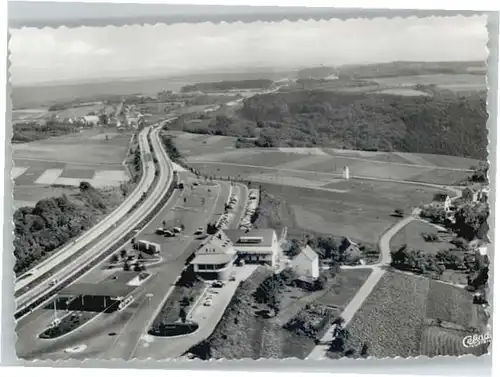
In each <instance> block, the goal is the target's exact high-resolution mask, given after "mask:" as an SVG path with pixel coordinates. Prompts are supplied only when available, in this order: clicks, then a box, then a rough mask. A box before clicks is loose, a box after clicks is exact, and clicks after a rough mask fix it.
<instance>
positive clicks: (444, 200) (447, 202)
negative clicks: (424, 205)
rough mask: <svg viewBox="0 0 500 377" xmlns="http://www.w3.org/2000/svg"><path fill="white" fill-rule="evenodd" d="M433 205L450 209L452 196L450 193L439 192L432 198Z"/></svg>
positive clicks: (446, 209)
mask: <svg viewBox="0 0 500 377" xmlns="http://www.w3.org/2000/svg"><path fill="white" fill-rule="evenodd" d="M432 205H433V206H434V207H437V208H442V209H444V210H445V211H449V210H450V207H451V198H450V196H449V195H448V194H444V193H438V194H436V195H434V198H433V199H432Z"/></svg>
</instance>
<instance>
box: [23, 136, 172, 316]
mask: <svg viewBox="0 0 500 377" xmlns="http://www.w3.org/2000/svg"><path fill="white" fill-rule="evenodd" d="M159 131H160V129H159V128H155V129H153V130H152V132H151V144H152V146H153V150H154V152H155V155H156V156H157V159H158V165H159V168H160V174H159V179H158V183H157V185H156V186H155V187H154V188H153V191H152V193H151V195H149V196H148V197H146V199H145V200H144V202H143V203H142V205H141V206H140V207H139V208H138V209H137V210H135V211H134V212H133V213H132V214H131V215H130V216H129V217H128V218H127V219H126V220H124V221H123V222H122V223H120V224H118V225H116V223H111V224H110V225H111V226H110V227H108V228H107V231H108V233H106V235H105V236H104V237H102V238H101V239H99V241H98V242H97V243H95V244H94V245H92V246H91V247H90V248H89V249H88V250H87V251H85V253H83V254H82V255H79V256H78V257H76V258H74V255H73V258H72V259H71V261H70V262H69V263H68V264H67V265H65V266H64V268H63V269H60V270H59V271H57V272H55V273H54V274H53V275H52V276H51V278H50V279H46V280H45V281H43V282H40V283H38V285H36V286H35V287H33V288H32V289H31V290H30V291H28V292H26V293H25V294H23V295H22V296H20V297H19V298H18V299H17V300H16V301H17V302H16V304H17V309H18V312H20V311H23V310H24V309H25V308H26V307H29V306H30V305H33V302H37V300H38V301H40V298H41V297H44V298H45V297H46V299H44V300H43V301H41V302H37V305H36V306H40V305H42V304H44V303H45V302H47V301H48V300H49V299H50V298H52V297H53V294H55V293H56V292H57V290H58V289H61V288H62V287H63V286H64V285H65V284H67V283H68V282H70V280H71V279H72V277H73V276H74V275H76V274H77V273H79V272H80V271H82V270H84V269H85V268H86V266H87V265H89V264H90V263H91V262H93V261H95V260H97V259H98V258H99V257H100V256H102V255H103V254H104V253H105V252H106V251H107V250H108V249H109V247H110V246H111V245H113V244H115V243H116V241H117V240H120V238H122V237H123V235H124V234H127V233H128V232H129V231H130V230H131V229H133V228H134V227H135V226H136V225H137V224H138V223H140V222H141V221H142V220H143V219H144V218H145V217H146V216H147V215H148V214H149V213H150V212H151V211H152V210H153V209H154V208H155V206H156V205H157V204H158V202H160V201H161V200H162V197H163V196H164V195H165V193H166V192H167V191H168V190H169V188H170V186H171V184H172V181H173V168H172V164H171V161H170V160H169V158H168V156H167V154H166V152H165V150H164V148H163V146H162V145H161V142H160V140H159V137H158V133H159ZM148 132H149V130H146V131H145V132H144V134H141V135H142V136H143V137H144V139H146V143H147V134H148ZM141 139H142V138H141ZM147 148H148V149H145V150H149V146H147ZM148 154H149V152H148V153H147V154H145V156H146V155H148ZM145 173H146V174H144V176H146V179H147V180H151V182H153V181H154V178H155V166H154V162H153V160H152V158H149V160H148V161H147V162H146V168H145ZM142 193H143V191H139V195H140V196H142ZM136 200H138V199H136ZM135 203H137V201H136V202H135ZM135 203H134V205H135ZM108 221H109V220H108ZM102 233H103V232H101V233H100V234H102ZM65 259H66V258H65ZM54 279H56V280H57V284H55V285H54V286H50V281H54ZM49 280H50V281H49ZM48 292H53V294H52V295H51V294H47V293H48ZM17 318H19V316H18V317H17Z"/></svg>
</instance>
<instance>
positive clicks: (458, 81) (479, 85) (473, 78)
mask: <svg viewBox="0 0 500 377" xmlns="http://www.w3.org/2000/svg"><path fill="white" fill-rule="evenodd" d="M370 80H372V81H375V82H377V83H379V84H381V85H384V86H391V87H396V86H402V87H405V86H413V85H416V84H422V85H437V86H438V87H440V88H443V89H449V90H456V91H460V90H485V89H486V79H485V76H483V75H474V74H467V73H465V74H432V75H415V76H398V77H377V78H370Z"/></svg>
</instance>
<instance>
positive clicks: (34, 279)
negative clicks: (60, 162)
mask: <svg viewBox="0 0 500 377" xmlns="http://www.w3.org/2000/svg"><path fill="white" fill-rule="evenodd" d="M149 131H150V129H149V128H145V129H144V130H143V131H141V133H140V134H139V148H140V151H141V155H142V156H143V157H144V158H142V159H141V161H142V169H143V174H142V175H141V179H140V181H139V183H138V184H137V187H136V188H135V189H134V191H133V192H132V193H131V194H130V195H129V196H128V197H127V198H126V199H125V200H124V201H123V203H122V204H121V205H120V206H119V207H118V208H117V209H115V210H114V211H113V212H111V213H110V214H109V215H108V216H106V217H105V218H104V219H103V220H102V221H100V222H99V223H98V224H97V225H96V226H94V227H92V228H91V229H90V230H88V231H87V232H85V233H84V234H82V235H81V236H80V237H78V238H77V239H75V240H73V241H72V242H70V243H69V244H68V245H66V246H65V247H63V248H61V249H60V250H58V251H57V252H55V253H53V254H52V255H51V256H50V257H49V258H47V259H45V260H43V261H42V262H40V263H39V264H38V265H37V266H35V267H34V268H32V269H31V270H29V271H27V272H26V273H24V274H23V275H21V276H20V277H19V278H18V279H17V280H16V285H15V296H16V297H19V296H21V297H22V295H23V294H24V293H26V290H29V289H30V288H31V287H32V286H34V285H37V284H39V283H40V281H41V280H42V279H43V278H44V277H46V276H45V275H46V274H47V273H49V272H50V271H52V270H53V269H54V268H56V267H57V266H58V265H59V264H61V263H62V262H63V261H65V260H66V259H68V258H70V257H72V256H73V255H74V254H75V253H76V252H78V251H79V250H81V249H83V248H84V247H86V246H88V245H89V244H90V243H91V242H92V241H94V240H95V239H96V238H98V237H100V236H102V235H103V234H104V233H105V232H107V231H109V230H110V229H111V227H112V226H113V224H114V223H116V222H117V221H118V220H120V219H121V218H122V217H123V216H125V215H126V214H127V213H128V212H129V211H130V210H131V209H132V208H133V206H134V205H135V204H136V203H137V201H138V200H139V199H140V197H141V195H142V193H143V192H144V191H147V190H148V189H149V187H150V186H151V185H152V183H153V180H154V163H153V161H152V159H151V158H150V159H149V161H146V157H147V156H148V155H149V154H150V150H149V149H150V148H149V145H148V140H147V135H148V133H149Z"/></svg>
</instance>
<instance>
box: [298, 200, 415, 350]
mask: <svg viewBox="0 0 500 377" xmlns="http://www.w3.org/2000/svg"><path fill="white" fill-rule="evenodd" d="M419 214H420V209H418V208H416V209H414V210H413V212H412V214H411V215H410V216H408V217H406V218H405V219H403V220H401V221H400V222H398V223H397V224H395V225H394V226H393V227H392V228H390V229H389V230H387V231H386V232H385V233H384V234H383V235H382V237H381V238H380V241H379V248H380V261H379V262H378V263H377V264H375V265H371V266H366V265H363V266H353V267H343V268H351V269H354V268H371V269H372V273H371V274H370V276H369V277H368V279H366V281H365V283H364V284H363V285H362V286H361V288H360V289H359V291H358V292H357V293H356V295H355V296H354V297H353V299H352V300H351V302H350V303H349V304H348V305H347V306H346V308H345V309H344V311H343V312H342V313H341V314H340V317H341V318H343V319H344V321H345V322H344V326H347V325H348V324H349V322H350V321H351V320H352V319H353V317H354V315H355V314H356V312H357V311H358V310H359V308H361V305H363V302H365V300H366V299H367V298H368V296H369V295H370V293H371V292H372V291H373V288H375V286H376V285H377V283H378V282H379V281H380V279H381V278H382V276H384V273H385V269H384V266H387V265H389V264H390V263H391V248H390V242H391V239H392V237H394V236H395V235H396V233H398V232H399V231H400V230H401V229H402V228H404V227H405V226H406V225H408V224H409V223H410V222H412V221H414V220H416V219H417V217H418V216H419ZM335 327H336V325H333V326H331V327H330V328H329V329H328V330H327V332H326V334H325V335H324V336H323V338H321V340H320V344H318V345H317V346H316V347H314V349H313V350H312V351H311V353H310V354H309V356H308V357H307V358H308V359H313V360H318V359H324V358H326V353H327V351H328V348H329V347H330V343H331V342H332V341H333V339H334V336H333V332H334V330H335Z"/></svg>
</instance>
